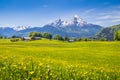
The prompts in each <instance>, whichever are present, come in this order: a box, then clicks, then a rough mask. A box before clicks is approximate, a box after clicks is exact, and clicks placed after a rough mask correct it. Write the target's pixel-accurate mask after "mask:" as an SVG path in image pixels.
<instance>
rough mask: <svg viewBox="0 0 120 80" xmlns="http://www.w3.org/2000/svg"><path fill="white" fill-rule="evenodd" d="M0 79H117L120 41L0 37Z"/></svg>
mask: <svg viewBox="0 0 120 80" xmlns="http://www.w3.org/2000/svg"><path fill="white" fill-rule="evenodd" d="M0 80H120V42H97V41H96V42H92V41H91V42H74V43H68V42H60V41H54V40H51V41H50V40H37V41H28V42H22V41H21V42H10V41H9V40H7V39H6V40H0Z"/></svg>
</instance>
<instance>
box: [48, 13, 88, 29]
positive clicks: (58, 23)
mask: <svg viewBox="0 0 120 80" xmlns="http://www.w3.org/2000/svg"><path fill="white" fill-rule="evenodd" d="M48 25H51V26H54V27H65V26H79V27H82V26H84V25H88V23H87V22H85V21H84V20H83V19H82V18H80V17H79V16H77V15H75V16H74V17H73V19H71V20H70V21H63V20H61V19H58V20H55V21H54V22H53V23H50V24H48Z"/></svg>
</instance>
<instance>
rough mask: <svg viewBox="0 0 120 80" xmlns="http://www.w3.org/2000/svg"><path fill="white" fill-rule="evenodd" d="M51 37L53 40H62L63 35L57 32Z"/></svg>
mask: <svg viewBox="0 0 120 80" xmlns="http://www.w3.org/2000/svg"><path fill="white" fill-rule="evenodd" d="M53 39H55V40H63V37H62V36H60V35H59V34H56V35H54V37H53Z"/></svg>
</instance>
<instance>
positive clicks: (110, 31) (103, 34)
mask: <svg viewBox="0 0 120 80" xmlns="http://www.w3.org/2000/svg"><path fill="white" fill-rule="evenodd" d="M117 30H120V24H119V25H114V26H111V27H107V28H103V29H102V30H101V31H100V32H99V33H98V34H97V35H96V36H95V38H96V39H101V38H105V39H107V40H114V33H115V31H117Z"/></svg>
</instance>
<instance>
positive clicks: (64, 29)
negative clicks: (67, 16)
mask: <svg viewBox="0 0 120 80" xmlns="http://www.w3.org/2000/svg"><path fill="white" fill-rule="evenodd" d="M101 29H102V27H101V26H99V25H94V24H89V23H87V22H85V21H83V19H81V18H80V17H78V16H75V17H74V18H73V19H72V20H70V21H62V20H61V19H58V20H56V21H54V22H52V23H50V24H47V25H45V26H43V27H34V28H28V29H25V30H20V31H17V33H16V34H17V35H20V36H27V35H28V34H29V33H30V32H33V31H36V32H49V33H51V34H53V35H55V34H60V35H62V36H68V37H91V36H94V35H95V34H96V33H98V32H99V31H100V30H101Z"/></svg>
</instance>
